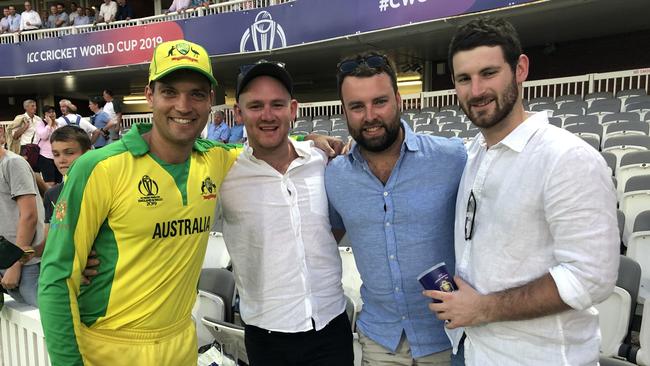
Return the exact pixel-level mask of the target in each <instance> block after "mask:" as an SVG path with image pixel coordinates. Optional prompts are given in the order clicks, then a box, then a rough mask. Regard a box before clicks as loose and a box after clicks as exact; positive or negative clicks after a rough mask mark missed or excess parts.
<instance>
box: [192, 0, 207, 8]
mask: <svg viewBox="0 0 650 366" xmlns="http://www.w3.org/2000/svg"><path fill="white" fill-rule="evenodd" d="M201 6H204V7H205V8H208V7H209V6H210V2H209V1H205V0H192V2H191V3H190V7H191V8H194V9H196V8H198V7H201Z"/></svg>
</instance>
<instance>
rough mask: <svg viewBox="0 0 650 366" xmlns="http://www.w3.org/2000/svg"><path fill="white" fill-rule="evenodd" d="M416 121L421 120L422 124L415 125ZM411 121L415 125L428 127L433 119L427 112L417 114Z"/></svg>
mask: <svg viewBox="0 0 650 366" xmlns="http://www.w3.org/2000/svg"><path fill="white" fill-rule="evenodd" d="M417 120H422V121H424V122H423V123H417ZM413 121H414V122H415V124H416V125H417V124H427V125H428V124H429V123H431V121H433V117H432V116H431V114H429V113H427V112H422V113H418V114H416V115H415V116H413Z"/></svg>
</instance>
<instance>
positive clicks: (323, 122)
mask: <svg viewBox="0 0 650 366" xmlns="http://www.w3.org/2000/svg"><path fill="white" fill-rule="evenodd" d="M314 130H325V131H331V130H332V121H331V120H330V119H329V118H328V119H320V120H316V121H315V122H314Z"/></svg>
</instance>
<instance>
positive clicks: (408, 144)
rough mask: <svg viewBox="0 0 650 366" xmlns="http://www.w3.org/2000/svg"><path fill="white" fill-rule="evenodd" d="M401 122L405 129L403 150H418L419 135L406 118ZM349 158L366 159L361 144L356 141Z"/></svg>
mask: <svg viewBox="0 0 650 366" xmlns="http://www.w3.org/2000/svg"><path fill="white" fill-rule="evenodd" d="M400 123H401V124H402V130H404V141H403V142H402V151H404V150H407V151H418V150H419V149H420V148H419V146H418V143H417V137H416V135H415V132H413V130H412V129H411V127H410V126H409V125H408V124H407V123H406V122H404V120H400ZM348 158H349V159H350V161H354V160H359V161H364V160H365V159H364V158H363V156H362V155H361V151H360V149H359V145H358V144H357V143H356V142H354V143H353V146H352V150H351V152H350V153H349V154H348Z"/></svg>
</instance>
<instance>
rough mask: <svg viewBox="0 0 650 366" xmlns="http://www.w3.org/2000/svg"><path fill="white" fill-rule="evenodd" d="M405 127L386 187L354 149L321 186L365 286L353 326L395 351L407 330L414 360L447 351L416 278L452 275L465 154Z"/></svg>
mask: <svg viewBox="0 0 650 366" xmlns="http://www.w3.org/2000/svg"><path fill="white" fill-rule="evenodd" d="M402 128H403V129H404V132H405V138H404V142H403V143H402V149H401V152H400V157H399V159H398V160H397V163H396V164H395V167H394V168H393V171H392V173H391V175H390V178H389V179H388V181H387V183H386V185H384V184H382V182H381V181H380V180H379V179H378V178H377V177H376V176H375V175H374V174H373V173H372V171H371V170H370V168H369V167H368V163H367V162H366V161H365V159H364V158H363V157H362V156H361V153H360V151H359V148H358V146H355V147H354V148H353V149H352V152H351V153H350V154H348V155H345V156H340V157H338V158H336V159H334V160H333V161H332V162H331V163H330V164H329V166H328V167H327V169H326V171H325V188H326V189H327V196H328V199H329V202H330V206H331V207H330V220H331V224H332V227H333V228H335V229H337V228H338V229H340V228H345V229H346V231H347V234H348V237H349V239H350V242H351V243H352V244H351V245H352V249H353V252H354V258H355V260H356V264H357V268H358V270H359V273H360V274H361V279H362V281H363V285H362V286H361V298H362V300H363V309H362V311H361V314H360V316H359V320H358V322H357V326H358V327H359V329H361V331H362V332H363V333H364V334H365V335H366V336H368V337H369V338H371V339H372V340H374V341H375V342H377V343H379V344H381V345H383V346H384V347H386V348H388V349H390V350H392V351H395V349H396V348H397V345H398V344H399V341H400V338H401V335H402V333H403V332H404V333H405V334H406V338H407V340H408V342H409V345H410V347H411V353H412V355H413V357H414V358H419V357H422V356H426V355H428V354H431V353H436V352H440V351H443V350H446V349H449V348H450V347H451V344H450V342H449V339H448V338H447V336H446V334H445V332H444V329H443V322H442V321H440V320H438V319H437V318H436V316H435V315H434V314H433V313H431V311H430V310H429V308H428V307H427V305H428V303H429V302H430V301H431V300H430V299H428V298H426V297H424V296H423V295H422V290H423V288H422V287H421V285H420V283H419V282H418V280H417V276H418V274H420V273H421V272H422V271H424V270H426V269H427V268H429V267H431V266H433V265H434V264H437V263H439V262H446V263H447V268H449V269H450V270H451V271H453V268H454V208H455V204H456V192H457V190H458V184H459V182H460V178H461V175H462V173H463V167H464V165H465V161H466V159H467V154H466V150H465V147H464V146H463V144H462V142H461V141H460V140H459V139H455V138H454V139H447V138H443V137H434V136H428V135H419V134H415V133H413V131H412V130H411V129H410V127H409V126H408V125H407V124H406V123H404V122H402Z"/></svg>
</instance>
